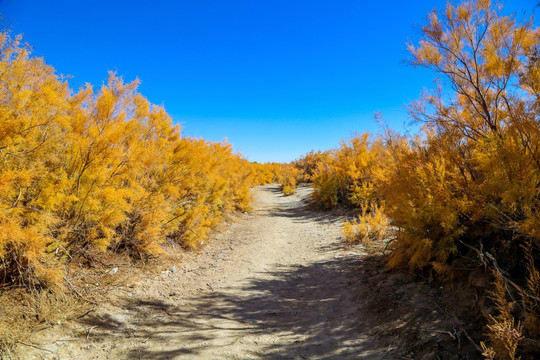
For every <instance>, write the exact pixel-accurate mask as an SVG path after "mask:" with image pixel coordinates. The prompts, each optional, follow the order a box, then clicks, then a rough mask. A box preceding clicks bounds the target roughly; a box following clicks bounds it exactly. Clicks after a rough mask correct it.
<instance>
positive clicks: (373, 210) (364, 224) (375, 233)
mask: <svg viewBox="0 0 540 360" xmlns="http://www.w3.org/2000/svg"><path fill="white" fill-rule="evenodd" d="M369 208H370V210H369V212H368V210H367V209H368V206H367V205H364V206H362V212H361V214H360V215H359V216H358V218H357V219H354V220H352V221H345V222H344V223H343V229H342V231H341V234H342V235H343V236H344V237H345V241H347V242H349V243H356V242H367V241H383V240H385V235H386V234H387V232H388V226H389V224H390V222H389V219H388V218H387V217H386V215H385V214H384V209H383V208H382V207H378V206H377V205H375V204H374V205H371V206H370V207H369Z"/></svg>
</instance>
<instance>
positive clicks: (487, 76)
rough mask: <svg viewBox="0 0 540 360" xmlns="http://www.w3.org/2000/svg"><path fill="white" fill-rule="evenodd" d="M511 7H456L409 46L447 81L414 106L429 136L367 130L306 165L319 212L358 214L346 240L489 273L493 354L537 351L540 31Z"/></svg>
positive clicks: (413, 261) (443, 270) (433, 18)
mask: <svg viewBox="0 0 540 360" xmlns="http://www.w3.org/2000/svg"><path fill="white" fill-rule="evenodd" d="M500 10H501V8H500V6H499V5H497V4H491V2H490V1H486V0H478V1H468V2H463V3H462V4H460V5H452V4H448V5H447V7H446V9H442V10H438V11H434V12H433V13H431V14H430V15H429V22H428V23H427V24H426V25H425V26H424V27H423V30H422V35H423V36H422V39H421V40H420V41H419V42H418V43H417V44H410V45H409V50H410V53H411V55H412V63H413V64H414V65H416V66H423V67H428V68H430V69H433V70H435V71H436V72H437V73H439V75H440V76H441V78H440V79H439V80H438V83H437V84H438V86H437V88H436V89H435V90H433V91H430V92H426V93H425V94H424V95H423V96H422V98H421V99H419V100H418V101H416V102H414V103H412V104H411V105H410V107H409V109H410V114H411V117H412V118H413V119H414V120H416V121H418V122H420V123H421V124H422V125H423V126H422V129H421V131H420V132H419V133H418V134H416V135H414V136H402V135H400V134H397V133H395V132H392V131H391V130H388V129H386V130H385V132H384V134H382V135H379V136H370V135H368V134H363V135H360V136H356V137H353V138H352V139H350V140H348V141H344V142H343V143H342V144H341V146H340V147H339V148H338V149H335V150H330V151H326V152H318V153H314V152H312V153H310V154H307V155H306V156H305V157H304V158H302V159H300V160H299V161H298V162H297V166H298V168H299V169H302V171H303V172H304V174H305V175H306V177H307V178H309V180H310V181H311V184H312V186H313V187H314V189H315V190H314V193H313V200H314V202H315V203H316V204H317V205H318V206H319V207H321V208H324V209H331V208H334V207H336V206H344V207H348V208H352V209H356V211H357V213H358V216H357V218H356V219H355V220H352V221H348V222H346V223H345V225H344V229H343V234H344V236H345V238H346V240H347V241H348V242H359V241H360V242H369V241H372V240H379V241H381V242H385V244H386V246H385V248H387V249H388V250H390V252H389V255H388V256H387V262H388V266H390V267H391V268H394V269H408V270H410V271H415V272H418V273H424V274H426V273H435V274H437V275H438V276H439V278H442V279H451V278H453V277H456V276H457V274H461V273H462V272H463V271H468V272H470V273H473V272H474V271H478V270H480V271H481V272H483V273H484V274H486V275H487V276H489V277H490V278H491V281H492V284H493V285H492V286H491V288H492V290H490V291H489V297H490V298H491V301H492V305H493V306H492V307H491V310H492V311H491V312H490V313H489V314H487V319H486V321H487V329H488V331H487V332H488V333H487V337H488V338H489V341H486V342H485V343H482V344H480V347H481V351H482V352H483V355H484V356H485V357H486V358H488V359H492V358H497V359H517V358H519V356H525V358H538V356H540V341H539V340H540V272H539V270H538V269H539V262H540V125H539V118H538V114H539V110H540V67H539V66H540V55H539V54H540V53H539V50H540V49H539V39H540V31H539V29H538V28H535V27H534V26H533V20H532V19H531V20H529V21H525V22H522V23H518V22H517V21H516V19H515V18H513V17H508V16H503V15H501V12H500ZM484 290H485V291H484V294H485V293H486V291H487V290H486V289H484Z"/></svg>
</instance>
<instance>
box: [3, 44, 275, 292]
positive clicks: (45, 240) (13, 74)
mask: <svg viewBox="0 0 540 360" xmlns="http://www.w3.org/2000/svg"><path fill="white" fill-rule="evenodd" d="M0 86H1V88H2V91H0V159H1V162H0V212H1V214H0V281H1V282H2V283H5V284H9V283H15V284H21V285H26V286H28V285H48V286H55V285H58V284H60V283H61V282H62V276H63V275H62V269H63V268H64V266H65V264H66V263H67V262H68V261H69V259H71V258H72V257H74V256H76V255H77V254H80V253H81V252H86V253H91V252H107V251H109V252H118V251H128V252H129V253H131V254H133V255H136V256H141V257H144V256H149V255H155V254H158V253H160V252H161V251H162V248H161V246H160V245H161V244H162V243H164V242H165V241H174V242H176V243H179V244H182V245H183V246H185V247H187V248H195V247H197V246H198V244H199V243H201V242H202V241H203V240H204V239H205V237H206V236H207V234H208V231H209V230H210V229H211V228H212V227H213V226H214V225H215V224H216V223H217V222H219V221H220V219H221V218H222V215H223V214H224V213H225V212H227V211H230V210H241V211H247V210H249V206H250V205H249V204H250V187H251V186H253V185H256V184H259V183H266V182H271V181H276V180H278V179H277V178H278V177H280V176H282V175H280V174H279V172H280V171H281V170H282V169H281V167H280V166H281V165H280V164H273V165H272V164H268V165H266V164H254V163H249V162H248V161H247V160H245V159H243V158H242V157H241V156H240V155H238V154H234V153H233V152H232V149H231V146H230V145H228V144H226V143H211V142H208V141H205V140H202V139H193V138H185V137H182V136H181V133H180V128H179V127H178V126H175V125H173V123H172V121H171V118H170V117H169V116H168V115H167V114H166V112H165V110H164V109H163V108H161V107H159V106H155V105H152V104H150V103H149V102H148V100H146V99H145V98H144V97H143V96H142V95H141V94H139V93H138V92H137V82H132V83H129V84H126V83H124V82H123V80H122V78H120V77H118V76H116V75H115V74H114V73H111V74H109V78H108V79H107V81H106V83H105V84H104V85H103V86H102V87H101V88H99V89H97V90H95V89H93V88H92V87H91V86H89V85H87V86H86V87H84V88H82V89H80V90H79V91H77V92H73V91H72V90H71V89H70V88H69V87H68V84H67V83H66V82H64V81H61V80H60V79H59V77H58V76H57V75H56V74H55V71H54V69H53V68H52V67H51V66H48V65H46V64H45V62H44V61H43V59H41V58H36V57H32V56H31V55H30V51H29V48H28V47H27V46H26V45H24V44H22V43H21V38H20V37H17V38H15V39H12V38H10V36H9V35H8V34H0Z"/></svg>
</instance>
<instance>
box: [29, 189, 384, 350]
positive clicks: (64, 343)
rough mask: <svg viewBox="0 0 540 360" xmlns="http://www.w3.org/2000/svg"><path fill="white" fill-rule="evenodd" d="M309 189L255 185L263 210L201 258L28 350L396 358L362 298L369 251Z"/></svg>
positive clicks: (257, 208) (117, 297) (121, 294)
mask: <svg viewBox="0 0 540 360" xmlns="http://www.w3.org/2000/svg"><path fill="white" fill-rule="evenodd" d="M309 192H310V189H309V188H305V187H304V188H299V189H298V191H297V193H296V194H295V195H293V196H289V197H284V196H282V195H281V193H280V191H279V187H278V186H271V185H269V186H264V187H258V188H256V189H254V204H253V207H254V212H253V214H246V215H243V216H242V218H241V219H239V221H237V222H236V223H234V224H232V225H231V226H229V228H228V229H227V230H225V231H224V232H222V233H220V234H218V235H216V236H215V238H214V239H212V242H211V244H210V245H209V246H207V247H206V248H205V249H204V251H202V252H201V253H200V254H199V255H198V256H196V257H191V258H188V259H186V260H185V261H183V262H182V263H181V264H177V265H176V268H175V271H174V272H170V271H166V272H162V273H161V274H160V275H158V276H153V277H152V278H151V279H147V280H144V281H141V282H138V283H137V285H136V286H135V287H133V288H130V287H127V286H126V287H125V288H122V289H115V290H114V291H115V292H117V294H114V296H111V298H112V299H113V300H112V303H111V304H104V305H103V306H102V307H100V308H99V309H97V310H96V311H94V312H92V313H90V314H88V315H86V316H85V317H83V318H82V319H80V320H78V321H77V322H74V323H72V324H69V325H66V326H64V327H63V328H62V329H56V330H55V331H49V332H50V335H49V336H47V335H46V334H41V335H40V336H41V337H40V340H39V343H40V345H39V346H40V347H41V348H43V349H47V350H45V351H38V350H36V349H33V348H28V349H26V350H27V351H26V356H23V357H27V358H29V359H72V358H73V359H75V358H76V359H356V358H359V357H362V358H365V359H382V358H384V359H390V358H392V356H391V354H390V353H389V352H387V349H386V348H382V347H381V346H378V345H377V342H376V341H374V339H373V338H372V337H370V336H369V335H368V334H367V330H366V329H368V328H369V326H368V324H366V321H367V320H366V319H367V318H369V317H368V316H366V314H365V311H366V310H365V309H363V308H362V306H361V305H362V301H360V299H359V295H360V297H361V296H362V294H364V293H365V292H366V291H368V290H367V289H364V288H361V284H358V285H360V288H358V286H353V287H351V286H350V285H351V284H352V283H356V282H355V281H354V276H355V275H356V273H355V271H354V270H355V268H356V266H355V264H356V263H357V261H358V259H359V257H361V255H362V254H361V253H360V250H358V249H356V250H354V249H344V248H343V247H342V246H341V242H340V227H341V221H342V219H340V218H338V217H335V216H332V215H329V214H322V213H318V212H312V211H308V210H306V207H305V202H304V201H305V199H306V197H308V195H309ZM167 267H168V266H167ZM167 267H165V268H167ZM62 332H63V334H62ZM53 334H54V335H53ZM62 335H63V336H62ZM53 336H54V338H50V339H46V338H47V337H53ZM34 350H35V351H34Z"/></svg>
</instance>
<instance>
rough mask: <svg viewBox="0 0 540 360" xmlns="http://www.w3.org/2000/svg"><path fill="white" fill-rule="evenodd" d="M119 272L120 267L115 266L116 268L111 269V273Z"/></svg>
mask: <svg viewBox="0 0 540 360" xmlns="http://www.w3.org/2000/svg"><path fill="white" fill-rule="evenodd" d="M117 272H118V268H117V267H115V268H113V269H111V271H109V275H114V274H116V273H117Z"/></svg>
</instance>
